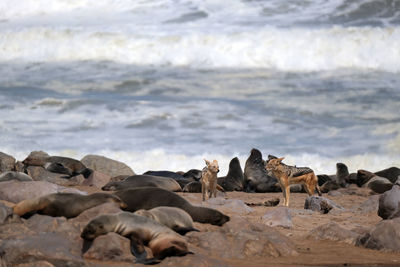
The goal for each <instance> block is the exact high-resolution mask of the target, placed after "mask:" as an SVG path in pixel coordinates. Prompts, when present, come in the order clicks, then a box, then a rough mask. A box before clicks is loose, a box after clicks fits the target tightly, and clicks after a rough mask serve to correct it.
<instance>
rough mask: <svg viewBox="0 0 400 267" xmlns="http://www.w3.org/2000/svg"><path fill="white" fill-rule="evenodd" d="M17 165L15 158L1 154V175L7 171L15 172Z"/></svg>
mask: <svg viewBox="0 0 400 267" xmlns="http://www.w3.org/2000/svg"><path fill="white" fill-rule="evenodd" d="M14 165H15V158H14V157H12V156H10V155H7V154H6V153H3V152H0V173H2V172H6V171H13V170H14Z"/></svg>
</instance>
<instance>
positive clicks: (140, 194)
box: [114, 187, 229, 226]
mask: <svg viewBox="0 0 400 267" xmlns="http://www.w3.org/2000/svg"><path fill="white" fill-rule="evenodd" d="M114 194H115V195H117V196H118V197H119V198H121V200H122V201H123V202H125V203H126V204H127V208H125V210H127V211H131V212H135V211H137V210H140V209H145V210H149V209H152V208H155V207H160V206H167V207H177V208H181V209H183V210H184V211H186V212H187V213H189V215H190V216H191V217H192V219H193V221H195V222H200V223H210V224H214V225H219V226H221V225H223V224H224V223H226V222H227V221H229V216H226V215H225V214H223V213H221V212H219V211H218V210H215V209H211V208H206V207H199V206H194V205H192V204H190V203H189V202H188V201H187V200H186V199H184V198H183V197H181V196H179V195H178V194H176V193H174V192H171V191H168V190H164V189H161V188H156V187H142V188H133V189H126V190H122V191H117V192H115V193H114Z"/></svg>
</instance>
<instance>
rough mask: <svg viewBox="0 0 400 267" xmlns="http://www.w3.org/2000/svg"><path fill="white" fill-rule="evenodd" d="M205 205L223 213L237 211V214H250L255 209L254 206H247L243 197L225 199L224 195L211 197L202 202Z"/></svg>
mask: <svg viewBox="0 0 400 267" xmlns="http://www.w3.org/2000/svg"><path fill="white" fill-rule="evenodd" d="M202 205H203V206H206V207H209V208H212V209H217V210H219V211H221V212H222V213H227V212H228V213H229V212H233V213H237V214H242V215H245V214H249V213H250V212H252V211H253V209H252V208H250V207H249V206H247V205H246V204H245V203H244V202H243V200H241V199H233V198H232V199H225V198H222V197H216V198H210V199H208V200H207V201H205V202H203V203H202Z"/></svg>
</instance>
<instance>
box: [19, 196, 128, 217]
mask: <svg viewBox="0 0 400 267" xmlns="http://www.w3.org/2000/svg"><path fill="white" fill-rule="evenodd" d="M106 202H114V203H117V204H118V205H119V207H120V208H124V207H126V204H125V203H124V202H123V201H122V200H121V199H120V198H119V197H117V196H115V195H113V194H107V193H94V194H91V195H80V194H74V193H55V194H49V195H45V196H41V197H37V198H33V199H26V200H23V201H21V202H19V203H17V204H16V205H15V206H14V207H13V210H14V213H15V214H17V215H19V216H22V217H25V218H28V217H30V216H31V215H33V214H34V213H38V214H43V215H49V216H53V217H58V216H64V217H66V218H73V217H76V216H78V215H79V214H80V213H81V212H83V211H85V210H87V209H90V208H92V207H95V206H98V205H100V204H103V203H106Z"/></svg>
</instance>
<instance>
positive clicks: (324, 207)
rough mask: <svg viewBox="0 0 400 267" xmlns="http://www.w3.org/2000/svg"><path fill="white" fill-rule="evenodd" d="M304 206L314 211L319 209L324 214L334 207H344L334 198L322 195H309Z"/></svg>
mask: <svg viewBox="0 0 400 267" xmlns="http://www.w3.org/2000/svg"><path fill="white" fill-rule="evenodd" d="M304 208H305V209H310V210H313V211H318V212H320V213H323V214H326V213H328V212H329V211H330V210H331V209H333V208H337V209H343V208H342V207H340V206H339V205H337V204H336V203H334V202H333V201H332V200H330V199H327V198H325V197H320V196H310V197H307V198H306V201H305V203H304Z"/></svg>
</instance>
